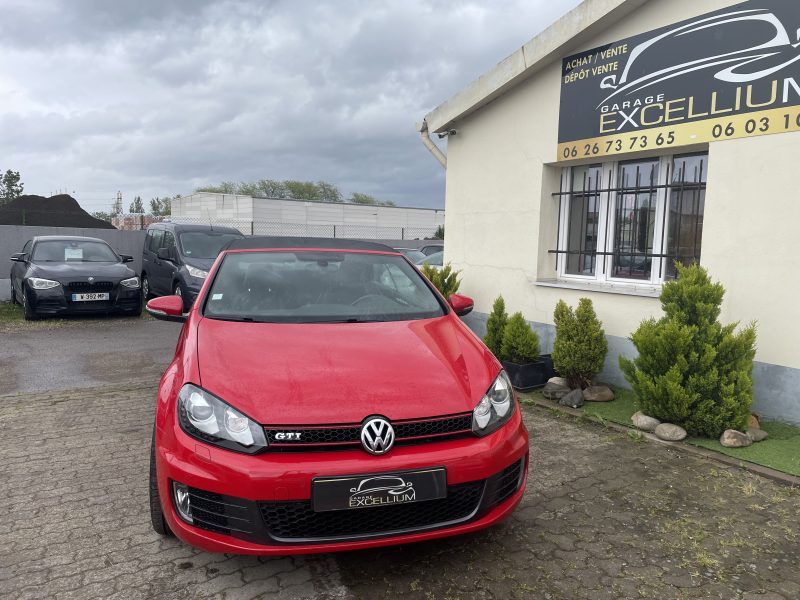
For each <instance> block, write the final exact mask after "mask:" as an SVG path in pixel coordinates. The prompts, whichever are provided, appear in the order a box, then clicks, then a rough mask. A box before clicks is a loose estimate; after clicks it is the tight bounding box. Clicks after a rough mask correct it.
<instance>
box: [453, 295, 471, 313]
mask: <svg viewBox="0 0 800 600" xmlns="http://www.w3.org/2000/svg"><path fill="white" fill-rule="evenodd" d="M450 306H452V307H453V312H455V313H456V314H457V315H458V316H459V317H463V316H464V315H468V314H469V313H471V312H472V309H473V308H474V307H475V303H474V302H473V301H472V298H468V297H467V296H462V295H461V294H452V295H451V296H450Z"/></svg>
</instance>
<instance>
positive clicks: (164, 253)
mask: <svg viewBox="0 0 800 600" xmlns="http://www.w3.org/2000/svg"><path fill="white" fill-rule="evenodd" d="M156 256H157V257H158V258H160V259H161V260H172V255H171V254H170V252H169V248H159V249H158V252H156Z"/></svg>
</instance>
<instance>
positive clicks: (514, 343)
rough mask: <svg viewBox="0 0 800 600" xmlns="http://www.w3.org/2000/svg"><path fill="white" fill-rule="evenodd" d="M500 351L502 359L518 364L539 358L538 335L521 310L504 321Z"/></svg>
mask: <svg viewBox="0 0 800 600" xmlns="http://www.w3.org/2000/svg"><path fill="white" fill-rule="evenodd" d="M500 353H501V355H502V356H503V360H506V361H508V362H512V363H515V364H518V365H524V364H528V363H532V362H535V361H536V360H537V359H538V358H539V336H538V335H536V332H535V331H534V330H533V329H531V327H530V325H528V322H527V321H526V320H525V317H523V316H522V313H521V312H518V313H514V314H513V315H511V318H510V319H509V320H508V323H506V326H505V328H504V329H503V342H502V344H501V350H500Z"/></svg>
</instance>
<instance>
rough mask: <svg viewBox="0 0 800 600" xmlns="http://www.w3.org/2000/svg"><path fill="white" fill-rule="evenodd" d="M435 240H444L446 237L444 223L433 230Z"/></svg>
mask: <svg viewBox="0 0 800 600" xmlns="http://www.w3.org/2000/svg"><path fill="white" fill-rule="evenodd" d="M431 239H433V240H443V239H444V225H439V226H438V227H437V228H436V231H434V232H433V237H432V238H431Z"/></svg>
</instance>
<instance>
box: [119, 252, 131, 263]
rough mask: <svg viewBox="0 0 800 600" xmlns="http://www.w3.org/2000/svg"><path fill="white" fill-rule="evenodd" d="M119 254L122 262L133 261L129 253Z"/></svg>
mask: <svg viewBox="0 0 800 600" xmlns="http://www.w3.org/2000/svg"><path fill="white" fill-rule="evenodd" d="M119 256H120V258H121V259H122V262H124V263H128V262H133V257H132V256H131V255H130V254H120V255H119Z"/></svg>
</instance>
